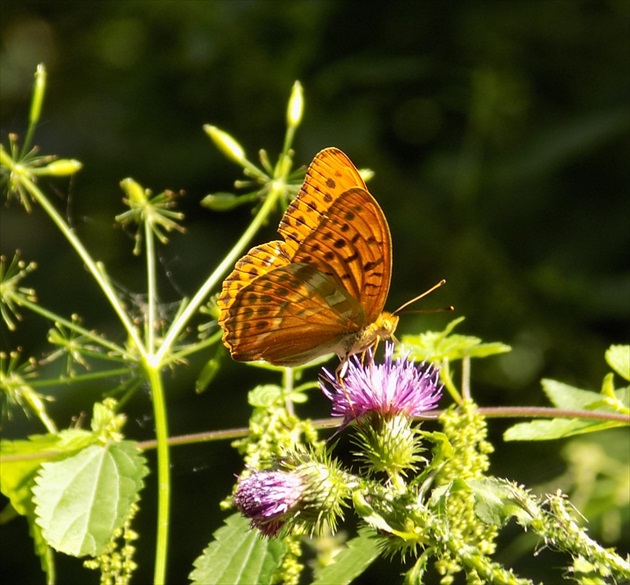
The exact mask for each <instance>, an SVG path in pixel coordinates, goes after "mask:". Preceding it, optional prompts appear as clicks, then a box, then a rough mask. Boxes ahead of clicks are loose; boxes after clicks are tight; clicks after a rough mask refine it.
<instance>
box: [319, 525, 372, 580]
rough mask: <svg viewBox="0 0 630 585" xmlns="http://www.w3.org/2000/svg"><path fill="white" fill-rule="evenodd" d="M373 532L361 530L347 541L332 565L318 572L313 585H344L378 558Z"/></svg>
mask: <svg viewBox="0 0 630 585" xmlns="http://www.w3.org/2000/svg"><path fill="white" fill-rule="evenodd" d="M374 534H375V533H374V531H372V530H366V529H362V530H360V531H359V536H357V537H356V538H353V539H352V540H349V541H348V542H347V543H346V548H345V549H344V550H343V551H341V552H340V553H339V554H338V555H337V556H336V557H335V560H334V562H333V563H332V564H330V565H328V566H327V567H324V568H323V569H322V570H321V571H319V572H318V574H317V578H316V579H315V581H313V585H346V584H347V583H351V582H352V581H353V580H354V579H356V578H357V577H358V576H359V575H361V573H363V572H364V571H365V570H366V569H367V568H368V567H369V566H370V565H371V564H372V563H373V562H374V560H375V559H377V558H378V556H379V547H378V542H377V540H376V539H375V538H373V536H374Z"/></svg>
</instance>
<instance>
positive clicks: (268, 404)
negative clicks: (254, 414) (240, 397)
mask: <svg viewBox="0 0 630 585" xmlns="http://www.w3.org/2000/svg"><path fill="white" fill-rule="evenodd" d="M247 402H249V404H250V406H253V407H255V408H273V407H277V406H282V405H283V404H284V397H283V394H282V388H280V386H278V385H276V384H260V385H258V386H256V387H255V388H254V389H253V390H250V391H249V392H248V394H247Z"/></svg>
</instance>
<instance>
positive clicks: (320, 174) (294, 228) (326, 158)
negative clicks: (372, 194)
mask: <svg viewBox="0 0 630 585" xmlns="http://www.w3.org/2000/svg"><path fill="white" fill-rule="evenodd" d="M354 187H360V188H362V189H367V187H366V185H365V182H364V181H363V179H362V178H361V175H360V174H359V171H358V170H357V169H356V167H355V166H354V165H353V164H352V161H351V160H350V159H349V158H348V157H347V156H346V155H345V154H344V153H343V152H341V150H339V149H338V148H326V149H324V150H322V151H321V152H319V153H318V154H317V156H316V157H315V158H314V159H313V162H312V163H311V164H310V166H309V167H308V170H307V171H306V176H305V177H304V182H303V183H302V187H301V188H300V192H299V193H298V196H297V197H296V198H295V199H294V200H293V201H292V202H291V204H290V205H289V207H288V208H287V211H286V213H285V214H284V217H283V218H282V221H281V222H280V227H279V228H278V232H280V234H281V235H282V236H283V237H284V238H285V240H286V241H287V250H288V252H289V253H290V254H291V253H295V251H296V250H297V249H298V248H299V246H300V245H301V244H302V242H303V241H304V240H305V239H306V237H308V236H309V235H310V234H311V233H313V231H316V230H317V228H318V226H319V224H320V223H321V219H322V217H323V216H325V215H326V213H327V211H328V209H329V208H330V207H331V206H332V205H333V203H334V202H335V201H336V200H337V199H338V198H339V196H340V195H341V194H342V193H344V192H345V191H348V190H349V189H352V188H354Z"/></svg>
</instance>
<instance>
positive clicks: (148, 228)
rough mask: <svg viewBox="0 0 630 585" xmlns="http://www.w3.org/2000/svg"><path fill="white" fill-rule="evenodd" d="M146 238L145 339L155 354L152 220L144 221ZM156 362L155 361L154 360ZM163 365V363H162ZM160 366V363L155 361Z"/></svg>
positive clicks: (155, 323)
mask: <svg viewBox="0 0 630 585" xmlns="http://www.w3.org/2000/svg"><path fill="white" fill-rule="evenodd" d="M144 239H145V242H146V249H147V256H146V262H147V300H148V306H147V315H146V316H145V320H144V324H145V331H144V339H145V343H146V348H147V353H148V354H149V355H153V354H154V353H155V329H156V327H157V326H158V323H157V321H156V318H155V316H156V303H157V298H158V291H157V278H156V274H155V266H156V261H155V238H154V231H153V229H152V225H151V221H150V220H147V221H145V222H144ZM154 363H155V362H154ZM160 365H161V364H160ZM155 366H156V367H157V366H158V363H155Z"/></svg>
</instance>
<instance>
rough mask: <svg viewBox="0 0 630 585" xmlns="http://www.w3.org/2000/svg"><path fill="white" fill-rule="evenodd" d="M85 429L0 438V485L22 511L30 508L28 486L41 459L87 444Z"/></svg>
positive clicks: (26, 512) (87, 436) (90, 435)
mask: <svg viewBox="0 0 630 585" xmlns="http://www.w3.org/2000/svg"><path fill="white" fill-rule="evenodd" d="M93 440H94V439H93V438H92V434H91V433H89V432H88V431H81V430H78V429H72V430H68V431H62V432H61V433H59V434H56V435H31V436H30V437H29V438H28V440H26V441H6V440H3V441H0V456H1V457H2V465H0V489H1V490H2V493H3V494H4V495H5V496H7V498H9V500H11V504H12V506H13V507H14V508H15V510H16V511H17V512H18V513H19V514H22V515H28V514H29V513H31V512H32V511H33V509H34V508H33V505H32V502H31V489H32V487H33V483H34V480H35V475H36V474H37V472H38V471H39V469H40V466H41V465H42V463H44V462H46V461H51V460H55V459H59V458H61V457H63V456H65V455H67V454H68V453H73V452H76V451H78V450H80V449H81V448H83V447H85V446H86V445H89V444H90V443H91V442H92V441H93Z"/></svg>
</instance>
